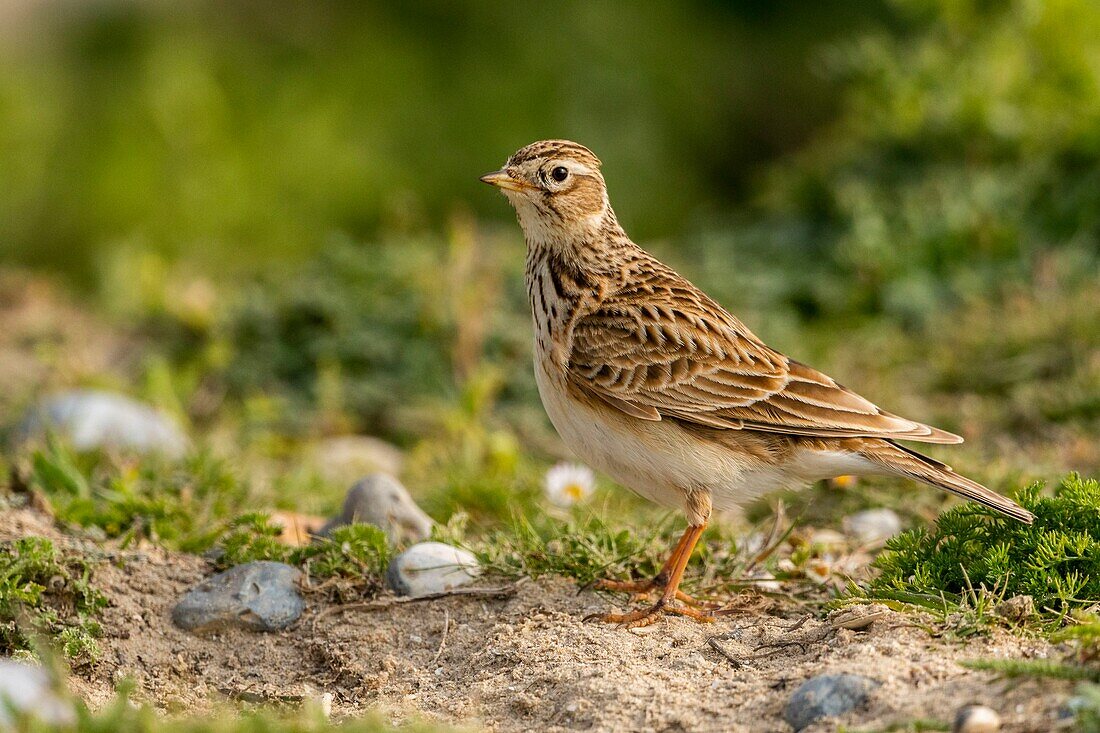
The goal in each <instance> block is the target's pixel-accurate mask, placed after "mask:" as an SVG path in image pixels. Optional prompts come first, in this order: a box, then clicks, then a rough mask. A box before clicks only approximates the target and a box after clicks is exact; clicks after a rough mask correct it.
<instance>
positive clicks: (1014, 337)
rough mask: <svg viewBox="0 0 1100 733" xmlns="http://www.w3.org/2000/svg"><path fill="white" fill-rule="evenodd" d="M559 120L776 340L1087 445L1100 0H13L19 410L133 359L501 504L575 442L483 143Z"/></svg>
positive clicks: (1022, 444) (971, 419)
mask: <svg viewBox="0 0 1100 733" xmlns="http://www.w3.org/2000/svg"><path fill="white" fill-rule="evenodd" d="M547 137H568V138H572V139H576V140H578V141H580V142H582V143H585V144H587V145H589V146H590V147H591V148H593V149H594V150H595V151H596V152H597V154H598V155H599V156H600V157H601V158H602V160H603V162H604V172H605V175H606V178H607V180H608V183H609V186H610V190H611V196H612V200H613V202H614V204H615V207H616V210H617V213H618V214H619V218H620V220H621V221H623V223H624V225H625V226H626V228H627V230H628V232H630V233H631V234H632V235H634V237H635V238H636V239H637V240H638V241H639V242H640V243H642V244H643V245H644V246H647V247H648V248H650V249H652V250H653V251H655V252H656V253H657V254H658V255H659V256H661V257H662V258H664V259H666V260H667V261H668V262H669V263H670V264H672V265H673V266H675V267H677V269H679V270H680V271H681V272H683V273H684V274H685V275H687V276H688V277H690V278H691V279H693V280H694V281H695V282H696V283H697V284H699V285H701V286H703V287H704V288H706V289H708V290H709V291H710V292H712V294H713V295H715V296H716V297H717V298H718V299H719V300H720V301H721V302H722V303H723V304H724V305H726V306H727V307H729V308H730V309H731V310H733V311H734V312H736V313H738V314H739V315H740V316H742V317H743V319H744V320H746V321H747V322H748V323H749V324H750V326H752V327H753V328H754V330H756V331H757V333H758V334H760V335H761V336H762V337H763V338H764V339H766V340H767V341H769V342H770V343H773V344H774V345H775V346H777V347H778V348H781V349H783V350H785V351H787V352H788V353H792V355H794V356H795V357H797V358H800V359H802V360H806V361H812V362H814V363H815V365H818V366H820V367H822V368H824V369H826V370H830V371H831V372H833V373H834V374H835V375H836V376H837V377H838V378H840V379H841V381H844V382H845V383H850V384H851V385H852V386H854V387H855V388H857V389H858V390H859V391H861V392H862V393H864V394H866V395H868V396H869V397H871V398H872V399H874V400H876V401H877V402H879V403H881V404H884V405H886V406H887V407H889V408H890V409H893V410H895V411H900V412H904V413H906V414H909V415H911V416H913V417H915V418H918V419H922V420H927V421H931V422H936V423H937V424H940V425H942V426H943V427H945V428H948V429H951V430H956V431H961V432H963V433H964V434H966V435H967V437H968V439H969V440H970V442H969V443H968V444H967V446H966V447H964V448H963V449H961V450H962V453H961V454H960V453H953V454H952V455H953V456H957V455H961V456H962V458H961V459H959V460H952V463H955V464H956V465H957V466H958V467H960V468H964V469H967V470H969V471H971V472H972V473H974V474H976V477H977V478H982V479H986V480H992V479H997V478H1001V477H1004V476H1020V475H1024V476H1040V477H1042V476H1052V475H1055V473H1056V472H1061V471H1064V470H1066V469H1078V470H1083V471H1095V470H1096V469H1097V468H1100V447H1097V440H1096V435H1097V429H1098V427H1100V326H1098V325H1097V324H1100V295H1098V290H1097V286H1098V285H1100V267H1098V262H1100V256H1098V252H1100V6H1098V5H1097V4H1096V3H1094V2H1092V1H1091V0H1048V1H1041V0H1016V1H1014V2H1003V3H991V2H983V1H981V0H891V1H886V0H884V1H883V2H868V3H851V2H840V1H839V0H828V1H826V2H818V3H803V2H795V1H793V0H792V1H790V2H786V1H785V2H772V3H764V2H747V1H746V2H724V3H723V2H714V1H712V2H703V1H696V2H690V3H681V4H676V5H673V4H666V3H639V4H636V5H632V6H631V7H629V8H626V9H624V8H623V6H621V5H619V4H612V3H603V2H582V1H580V0H577V1H575V2H563V3H554V4H549V3H537V4H535V3H532V4H519V3H509V4H501V3H477V2H472V1H469V0H451V1H448V2H402V3H381V2H330V3H308V4H305V3H294V2H284V1H282V0H276V1H274V2H254V1H251V2H250V1H247V0H233V1H231V2H200V1H192V0H186V1H180V2H172V3H165V2H136V1H135V2H107V1H95V2H36V1H35V0H14V1H13V0H9V1H8V2H7V3H5V4H3V5H2V6H0V178H2V180H0V257H2V260H3V263H4V265H5V267H6V268H7V271H8V273H9V274H8V275H7V276H6V279H4V280H2V281H0V295H2V296H3V297H0V303H2V304H3V305H2V306H0V307H3V308H5V309H7V315H6V316H5V314H4V313H0V317H5V318H6V320H7V323H8V324H9V325H11V328H12V330H11V331H10V332H9V333H10V334H12V335H11V336H10V337H9V338H6V339H0V377H3V378H5V380H6V381H7V382H8V384H9V389H8V390H7V392H6V395H5V396H4V397H3V398H2V401H0V406H2V407H5V408H7V409H8V410H10V411H11V414H13V415H14V414H16V411H17V408H21V406H23V405H25V404H26V403H28V402H29V401H30V400H32V399H33V398H34V396H35V395H37V394H40V393H42V392H43V391H46V390H48V389H56V388H58V387H62V386H73V385H88V384H91V385H98V386H108V387H112V388H117V389H122V390H124V391H129V392H132V393H136V394H137V395H139V396H141V397H144V398H145V399H148V400H150V401H153V402H155V403H156V404H158V405H160V406H161V407H164V408H166V409H169V410H171V411H173V412H175V413H176V415H177V416H179V417H180V418H181V419H183V420H184V421H185V422H186V423H187V424H188V425H189V426H190V427H191V428H192V429H193V431H194V432H195V433H197V434H199V435H202V436H206V440H208V441H209V442H210V443H212V444H221V445H225V444H230V443H231V444H234V445H239V446H243V448H242V450H246V451H255V452H258V453H260V454H262V455H263V456H265V457H267V458H273V459H283V460H292V457H293V455H294V450H295V447H294V446H295V445H297V442H298V441H302V440H310V439H316V438H318V437H323V436H331V435H338V434H342V433H347V432H360V433H368V434H372V435H376V436H381V437H383V438H385V439H387V440H390V441H392V442H395V443H397V444H398V445H400V446H402V447H403V448H404V449H406V450H407V451H408V452H409V454H410V456H411V458H410V468H409V477H408V478H409V479H410V480H411V481H413V482H414V483H415V482H417V481H419V482H420V483H421V485H425V486H428V487H433V486H434V487H439V488H440V493H439V494H438V496H439V497H444V498H438V500H437V503H436V504H434V505H431V506H432V508H433V509H435V510H436V513H437V515H439V514H443V513H446V511H447V510H448V509H449V508H453V507H454V506H458V505H464V506H475V507H476V506H479V502H480V506H483V507H487V509H486V511H490V512H491V511H500V512H503V511H504V508H503V507H504V506H505V505H506V504H507V499H506V497H505V498H502V496H501V495H497V494H494V493H493V491H492V490H490V489H485V488H484V487H485V486H495V487H497V488H499V487H500V486H505V487H511V486H513V485H514V484H516V483H517V482H519V483H522V482H523V481H524V480H526V479H524V478H523V477H524V476H526V475H527V474H525V473H524V468H523V466H524V465H526V462H527V461H528V457H529V456H534V457H536V459H535V460H536V462H537V461H538V460H544V459H546V458H549V457H552V456H555V455H557V454H559V453H560V452H561V448H560V446H559V445H558V443H557V442H556V440H555V438H554V437H553V435H552V433H551V431H550V430H549V428H548V425H547V423H546V421H545V419H544V417H543V416H542V413H541V408H540V407H539V405H538V401H537V395H536V394H535V392H534V389H533V384H532V379H531V377H530V366H529V338H530V336H529V332H528V331H529V326H528V315H527V306H526V303H525V302H524V296H523V287H522V283H521V277H522V272H521V271H522V264H521V263H522V256H523V255H522V247H523V245H522V239H521V236H520V233H519V230H518V227H517V226H516V225H515V223H514V220H513V218H512V212H511V210H510V209H509V208H508V207H507V205H506V203H505V202H504V201H503V200H502V199H501V198H500V197H499V196H498V195H496V194H495V193H494V192H492V191H491V190H489V189H488V188H486V187H484V186H482V185H480V184H479V183H478V182H477V176H478V175H479V174H481V173H484V172H486V171H488V170H491V169H493V168H495V167H497V166H498V165H499V164H500V163H501V162H502V161H503V160H504V159H505V158H506V157H507V156H508V155H509V154H510V153H511V152H512V151H514V150H515V149H516V148H518V147H519V146H521V145H524V144H526V143H528V142H531V141H532V140H535V139H540V138H547ZM11 273H15V274H11ZM28 273H30V274H28ZM40 279H41V280H42V281H44V282H47V283H50V285H49V290H48V292H49V293H50V295H46V294H44V293H45V292H46V291H42V290H41V289H39V288H38V286H37V285H36V286H34V287H31V286H29V285H27V283H28V282H29V281H33V282H34V283H38V282H39V280H40ZM36 299H37V300H36ZM32 301H33V302H38V301H43V302H45V301H49V302H57V303H58V305H57V309H56V310H52V311H51V310H49V309H45V310H44V311H43V312H46V313H47V315H46V316H43V318H44V319H45V320H39V321H34V320H33V319H31V320H30V321H27V320H26V319H25V318H17V317H16V315H17V314H19V313H22V314H23V315H24V316H25V315H26V309H27V308H32V306H28V305H27V304H28V302H32ZM32 305H33V303H32ZM66 308H68V309H70V310H65V309H66ZM21 309H22V310H21ZM32 310H33V308H32ZM73 311H76V312H79V313H80V314H82V318H83V317H89V318H92V321H88V322H86V321H84V320H81V319H76V318H75V317H74V316H72V315H71V314H72V312H73ZM49 314H52V316H50V315H49ZM51 317H52V318H53V320H52V321H51V320H50V318H51ZM27 323H30V324H31V325H27ZM74 323H76V324H78V325H79V328H76V330H75V331H74V330H73V328H74V326H73V324H74ZM17 324H22V325H19V326H18V328H20V329H22V330H19V331H18V333H16V325H17ZM43 324H46V325H43ZM50 324H52V325H50ZM67 329H68V330H67ZM97 329H98V330H97ZM88 344H102V345H103V347H104V349H107V347H108V346H109V347H110V348H109V349H107V350H108V351H109V352H110V353H109V354H107V355H106V356H103V357H102V358H91V357H88V358H84V357H82V358H81V359H79V360H75V363H74V357H73V356H72V353H73V351H74V350H75V351H79V349H76V348H75V347H76V346H81V347H84V346H87V345H88ZM4 349H6V351H5V350H4ZM27 354H30V355H31V356H30V357H29V358H31V359H32V361H34V363H36V364H45V365H46V366H45V368H43V369H40V370H37V371H36V370H34V369H28V368H26V367H25V366H24V364H25V363H26V362H23V361H20V360H19V359H21V358H24V357H26V356H27ZM5 361H6V362H7V367H5V365H4V363H3V362H5ZM221 438H227V440H224V441H223V440H221ZM444 489H445V490H446V492H447V493H446V494H444V493H442V492H443V491H444ZM334 496H336V497H338V492H337V493H334ZM326 501H328V503H329V504H331V503H332V500H326ZM494 502H495V503H494ZM322 503H324V502H322Z"/></svg>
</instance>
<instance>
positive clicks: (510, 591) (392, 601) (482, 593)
mask: <svg viewBox="0 0 1100 733" xmlns="http://www.w3.org/2000/svg"><path fill="white" fill-rule="evenodd" d="M526 581H527V578H520V579H519V580H517V581H516V582H514V583H510V584H508V585H501V586H497V587H495V588H455V589H454V590H449V591H444V592H442V593H432V594H430V595H426V596H417V597H416V598H409V597H404V596H401V597H397V596H395V597H391V598H380V599H378V600H374V601H363V602H362V603H347V604H344V605H342V606H333V607H332V608H326V609H325V610H324V611H321V612H320V613H318V614H317V615H316V616H314V617H313V622H312V623H313V629H314V630H316V629H317V622H318V621H320V620H321V619H323V618H325V617H327V616H332V615H335V614H340V613H346V612H348V611H381V610H384V609H387V608H392V607H393V606H401V605H404V604H406V603H420V602H423V601H438V600H440V599H442V598H452V597H454V596H471V597H474V598H493V599H495V600H500V601H503V600H507V599H509V598H511V597H513V596H514V595H515V594H516V592H517V591H518V590H519V587H520V586H521V585H523V583H524V582H526Z"/></svg>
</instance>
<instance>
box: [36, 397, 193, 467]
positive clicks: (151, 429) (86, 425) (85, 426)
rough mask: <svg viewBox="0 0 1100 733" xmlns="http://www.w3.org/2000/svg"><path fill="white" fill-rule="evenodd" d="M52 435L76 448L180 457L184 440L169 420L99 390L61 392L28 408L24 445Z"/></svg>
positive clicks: (179, 429)
mask: <svg viewBox="0 0 1100 733" xmlns="http://www.w3.org/2000/svg"><path fill="white" fill-rule="evenodd" d="M50 431H53V432H56V433H57V434H58V435H59V436H60V437H61V438H63V439H64V440H65V441H66V442H68V443H69V444H70V445H71V446H72V447H73V448H74V449H75V450H78V451H89V450H96V449H116V450H124V451H131V452H134V453H140V454H147V453H158V454H160V455H164V456H167V457H169V458H179V457H181V456H182V455H183V454H184V453H185V452H186V451H187V446H188V440H187V436H186V435H185V434H184V432H183V430H182V429H181V428H180V427H179V425H177V424H176V423H175V422H174V421H173V420H172V419H171V418H170V417H168V416H167V415H165V414H164V413H162V412H159V411H158V410H156V409H154V408H153V407H150V406H149V405H146V404H143V403H141V402H138V401H136V400H132V399H130V398H129V397H126V396H123V395H120V394H114V393H111V392H101V391H97V390H72V391H69V392H61V393H59V394H56V395H53V396H52V397H48V398H46V399H44V400H43V401H41V402H40V403H39V404H37V405H35V406H34V407H32V408H31V409H30V410H29V411H28V412H27V414H26V416H25V417H24V418H23V421H22V422H21V424H20V426H19V431H18V433H19V437H20V438H21V440H22V441H29V440H36V439H41V438H42V437H44V436H45V435H46V433H47V432H50Z"/></svg>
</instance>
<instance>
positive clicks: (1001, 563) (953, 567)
mask: <svg viewBox="0 0 1100 733" xmlns="http://www.w3.org/2000/svg"><path fill="white" fill-rule="evenodd" d="M1040 488H1041V487H1040V485H1039V484H1033V485H1031V486H1029V487H1028V488H1027V489H1024V490H1023V491H1021V492H1019V493H1018V494H1017V497H1016V498H1017V500H1018V501H1019V502H1020V504H1022V505H1023V506H1024V507H1026V508H1027V509H1029V510H1031V511H1032V512H1033V513H1034V514H1035V517H1036V519H1035V523H1034V524H1032V525H1030V526H1028V525H1024V524H1021V523H1019V522H1015V521H1013V520H1011V519H1008V518H1005V517H1003V516H1001V515H999V514H997V513H995V512H993V511H991V510H989V509H985V508H983V507H979V506H976V505H974V504H966V505H963V506H959V507H956V508H954V509H950V510H948V511H946V512H944V513H943V514H941V515H940V517H939V519H938V520H937V522H936V526H935V527H934V528H933V529H914V530H910V531H908V532H905V533H903V534H901V535H899V536H897V537H894V538H892V539H891V540H890V541H889V542H888V543H887V545H886V550H885V551H884V552H883V553H882V554H881V555H879V557H878V558H877V559H876V560H875V563H874V565H875V567H877V568H878V569H879V570H880V571H881V575H880V576H879V577H878V578H877V579H876V580H875V581H874V582H873V583H872V586H871V590H872V592H873V593H877V594H881V595H890V594H901V595H900V596H899V597H906V598H914V597H915V598H925V599H928V600H930V601H931V602H933V603H934V602H936V601H937V600H938V599H941V598H944V597H946V598H948V599H954V600H959V599H962V598H963V597H964V596H966V595H968V594H973V593H974V592H975V589H983V588H984V589H985V590H987V591H994V590H996V591H997V592H999V593H1000V594H1001V595H1003V596H1006V597H1007V596H1014V595H1021V594H1026V595H1030V596H1032V597H1033V598H1034V600H1035V605H1036V607H1037V608H1038V609H1040V610H1041V611H1042V612H1043V613H1044V614H1046V615H1047V616H1052V615H1053V616H1062V615H1065V614H1066V613H1068V612H1069V611H1070V610H1071V609H1074V608H1080V607H1083V606H1086V605H1090V604H1093V603H1096V602H1097V601H1098V600H1100V484H1098V483H1097V481H1096V480H1092V479H1090V480H1085V479H1082V478H1080V477H1079V476H1077V475H1076V474H1072V475H1070V476H1067V477H1066V478H1065V479H1064V480H1063V481H1062V483H1061V485H1060V486H1059V487H1058V488H1057V489H1055V491H1054V493H1053V495H1051V496H1042V495H1041V494H1040Z"/></svg>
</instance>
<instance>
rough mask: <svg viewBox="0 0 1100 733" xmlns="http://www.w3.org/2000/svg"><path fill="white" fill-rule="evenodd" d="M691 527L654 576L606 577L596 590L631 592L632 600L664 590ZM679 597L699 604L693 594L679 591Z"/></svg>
mask: <svg viewBox="0 0 1100 733" xmlns="http://www.w3.org/2000/svg"><path fill="white" fill-rule="evenodd" d="M690 534H691V529H690V528H688V529H687V530H685V531H684V533H683V534H682V535H680V539H679V540H678V541H677V542H676V546H675V547H673V548H672V554H671V555H669V556H668V560H666V561H665V564H664V566H662V567H661V570H660V572H658V573H657V574H656V575H655V576H653V577H652V578H649V579H648V580H610V579H607V578H604V579H602V580H597V581H596V582H595V583H594V584H593V586H592V587H593V588H595V589H596V590H610V591H618V592H620V593H630V594H631V598H630V600H632V601H636V600H641V599H644V598H648V597H649V595H650V594H651V593H652V592H653V591H654V590H664V588H665V587H666V586H667V585H668V581H669V578H671V577H672V570H673V568H674V567H675V566H676V563H677V562H678V561H679V559H680V554H681V553H682V552H683V551H684V545H685V544H686V543H687V541H688V539H689V535H690ZM677 598H679V599H680V600H681V601H684V602H685V603H691V604H698V603H699V602H698V601H696V600H695V599H694V598H692V597H691V596H689V595H687V594H686V593H683V592H681V591H677Z"/></svg>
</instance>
